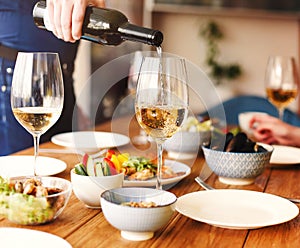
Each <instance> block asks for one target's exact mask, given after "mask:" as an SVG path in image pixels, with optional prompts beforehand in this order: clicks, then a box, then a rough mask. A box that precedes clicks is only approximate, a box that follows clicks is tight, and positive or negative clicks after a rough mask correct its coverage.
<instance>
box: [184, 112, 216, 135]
mask: <svg viewBox="0 0 300 248" xmlns="http://www.w3.org/2000/svg"><path fill="white" fill-rule="evenodd" d="M211 128H212V121H211V120H205V121H199V120H198V119H197V118H196V117H193V116H189V117H188V118H187V119H186V121H185V122H184V123H183V125H182V127H181V130H182V131H188V132H205V131H210V130H211Z"/></svg>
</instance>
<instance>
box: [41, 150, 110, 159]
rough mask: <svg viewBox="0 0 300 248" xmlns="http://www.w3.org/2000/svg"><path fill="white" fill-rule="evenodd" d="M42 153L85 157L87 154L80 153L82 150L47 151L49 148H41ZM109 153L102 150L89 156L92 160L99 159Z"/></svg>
mask: <svg viewBox="0 0 300 248" xmlns="http://www.w3.org/2000/svg"><path fill="white" fill-rule="evenodd" d="M39 152H40V153H59V154H78V155H81V156H84V154H86V152H83V151H80V150H72V149H54V148H53V149H52V148H50V149H47V148H41V149H39ZM106 152H107V149H103V150H100V151H99V152H96V153H93V154H89V155H90V156H91V157H92V158H98V157H101V156H102V155H104V154H105V153H106Z"/></svg>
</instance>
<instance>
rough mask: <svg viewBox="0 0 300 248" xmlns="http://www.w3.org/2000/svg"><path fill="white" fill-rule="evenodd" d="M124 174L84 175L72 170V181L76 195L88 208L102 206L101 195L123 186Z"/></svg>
mask: <svg viewBox="0 0 300 248" xmlns="http://www.w3.org/2000/svg"><path fill="white" fill-rule="evenodd" d="M123 181H124V174H123V173H119V174H116V175H112V176H84V175H78V174H76V173H75V169H74V168H73V169H72V170H71V182H72V186H73V192H74V194H75V196H76V197H77V198H78V199H79V200H80V201H81V202H83V203H84V204H85V206H86V207H88V208H100V207H101V204H100V195H101V193H102V192H104V191H105V190H108V189H113V188H119V187H122V186H123Z"/></svg>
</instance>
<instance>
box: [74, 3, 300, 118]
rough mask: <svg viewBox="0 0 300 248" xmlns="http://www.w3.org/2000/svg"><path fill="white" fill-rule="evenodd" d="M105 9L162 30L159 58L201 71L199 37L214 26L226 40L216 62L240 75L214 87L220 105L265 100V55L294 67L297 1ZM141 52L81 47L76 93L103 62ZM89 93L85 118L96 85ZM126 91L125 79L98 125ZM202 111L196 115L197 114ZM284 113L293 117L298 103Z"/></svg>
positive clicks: (128, 47)
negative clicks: (247, 97)
mask: <svg viewBox="0 0 300 248" xmlns="http://www.w3.org/2000/svg"><path fill="white" fill-rule="evenodd" d="M166 2H167V3H166ZM106 3H107V7H108V8H115V9H118V10H120V11H122V12H123V13H124V14H125V15H127V17H128V18H129V20H130V21H131V22H132V23H135V24H139V25H144V26H146V27H153V28H155V29H159V30H161V31H162V32H163V33H164V42H163V45H162V48H163V51H164V52H170V53H174V54H178V55H180V56H183V57H185V58H186V59H188V60H189V61H191V62H192V63H195V64H196V65H197V66H199V67H200V68H201V69H203V70H204V71H207V70H208V68H207V66H206V65H205V62H204V61H205V54H206V49H207V48H206V46H205V43H204V40H203V38H202V37H201V36H200V34H199V31H200V28H201V25H203V23H204V22H205V21H207V20H214V21H216V22H217V23H218V24H219V26H220V28H222V31H223V32H224V36H225V38H224V40H222V41H220V42H219V48H220V51H221V56H220V58H219V59H220V61H222V62H224V63H226V62H228V63H231V62H237V63H238V64H240V66H241V67H242V70H243V74H242V76H241V77H240V78H238V79H236V80H233V81H230V82H225V83H224V84H222V85H221V86H218V87H217V88H218V89H217V90H218V92H219V94H220V96H221V98H222V99H224V100H225V99H227V98H229V97H232V96H234V95H239V94H255V95H261V96H265V91H264V72H265V67H266V62H267V59H268V56H269V55H274V54H278V55H290V56H294V57H295V58H296V61H297V63H298V64H299V45H300V42H299V30H300V22H299V18H300V14H299V13H300V12H299V6H298V5H300V3H298V2H297V1H291V0H289V1H286V0H282V1H280V0H277V1H267V0H262V1H246V0H241V1H238V0H235V1H233V0H231V1H229V0H227V1H224V0H202V1H201V0H199V1H195V0H173V1H171V0H170V1H168V0H157V1H154V0H122V1H120V0H107V1H106ZM170 3H171V4H170ZM249 3H252V6H249ZM253 4H256V5H253ZM270 4H271V5H270ZM253 6H255V7H253ZM270 6H271V7H270ZM266 8H267V9H266ZM270 9H271V10H270ZM140 49H145V47H142V46H141V45H140V44H135V43H132V42H125V43H123V44H122V45H121V46H118V47H106V46H101V45H97V44H90V43H86V42H82V44H81V47H80V51H81V52H80V53H79V55H78V59H77V64H78V66H77V67H76V68H77V70H76V74H75V75H76V76H75V78H76V88H77V90H78V91H80V87H82V85H83V84H84V82H86V78H88V77H89V76H90V75H91V73H93V72H94V71H95V70H97V68H99V67H101V65H103V64H105V63H106V62H107V61H110V60H112V59H114V58H117V57H118V56H122V55H124V54H129V53H132V52H133V51H135V50H140ZM146 49H149V47H147V48H146ZM90 87H91V89H90V91H89V93H87V94H86V96H82V97H80V99H78V100H79V103H80V105H82V106H83V108H84V111H85V112H86V113H87V114H89V113H90V112H91V111H92V112H93V111H97V110H95V109H98V108H99V106H98V102H97V101H98V99H94V98H93V92H95V91H97V90H101V83H99V82H98V83H97V82H95V83H93V84H92V85H91V86H90ZM126 87H127V86H126V79H125V80H124V81H123V82H121V83H120V85H119V86H118V87H117V88H115V89H112V91H111V92H110V96H109V97H108V99H106V100H107V103H106V104H107V106H106V107H105V106H102V107H104V108H102V107H100V108H102V110H101V111H100V112H102V115H101V114H100V115H99V119H100V120H101V119H103V120H105V118H109V116H110V115H111V113H112V111H113V108H110V107H113V106H114V104H117V103H118V101H119V100H120V98H119V97H122V95H123V93H124V91H126ZM118 94H119V95H118ZM112 101H113V102H112ZM192 104H193V103H192ZM104 105H105V103H104ZM196 105H197V104H196ZM197 106H198V105H197ZM197 106H195V108H197ZM198 107H199V106H198ZM105 108H106V109H105ZM201 108H202V107H201V106H200V107H199V109H198V110H197V109H196V111H198V112H201V111H202V109H201ZM289 108H291V109H292V110H294V111H298V109H299V108H298V100H297V101H296V102H294V103H293V104H291V105H290V106H289ZM105 113H106V114H105ZM106 115H107V116H106Z"/></svg>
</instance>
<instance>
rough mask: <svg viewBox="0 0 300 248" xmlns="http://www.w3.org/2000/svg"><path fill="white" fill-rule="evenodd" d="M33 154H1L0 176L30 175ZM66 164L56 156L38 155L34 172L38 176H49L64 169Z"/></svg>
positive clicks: (31, 173)
mask: <svg viewBox="0 0 300 248" xmlns="http://www.w3.org/2000/svg"><path fill="white" fill-rule="evenodd" d="M33 165H34V157H33V156H29V155H28V156H27V155H24V156H3V157H0V176H2V177H4V178H6V177H16V176H32V175H33ZM66 168H67V164H66V163H65V162H64V161H61V160H59V159H56V158H49V157H43V156H38V158H37V168H36V172H37V175H39V176H51V175H55V174H58V173H60V172H62V171H64V170H65V169H66Z"/></svg>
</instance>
